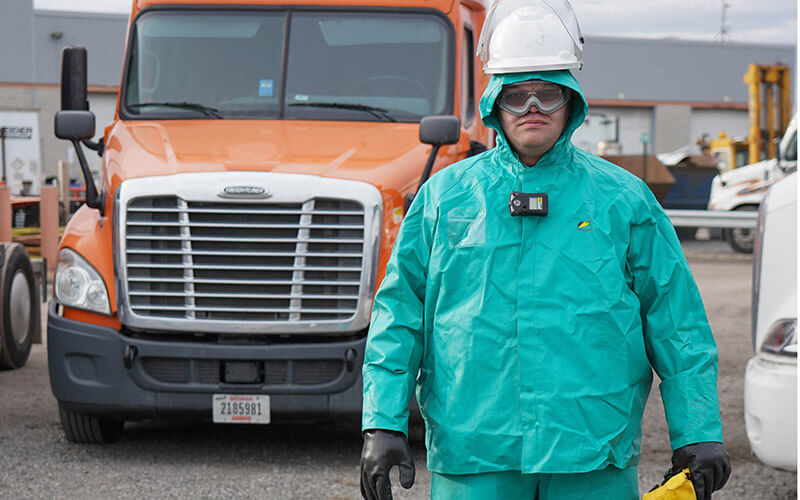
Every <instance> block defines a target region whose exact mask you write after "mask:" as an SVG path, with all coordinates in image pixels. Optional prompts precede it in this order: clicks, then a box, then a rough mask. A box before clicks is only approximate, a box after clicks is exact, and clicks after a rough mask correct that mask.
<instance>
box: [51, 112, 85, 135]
mask: <svg viewBox="0 0 800 500" xmlns="http://www.w3.org/2000/svg"><path fill="white" fill-rule="evenodd" d="M55 132H56V137H58V138H59V139H67V140H70V141H83V140H87V139H91V138H92V137H94V113H92V112H91V111H59V112H58V113H56V120H55Z"/></svg>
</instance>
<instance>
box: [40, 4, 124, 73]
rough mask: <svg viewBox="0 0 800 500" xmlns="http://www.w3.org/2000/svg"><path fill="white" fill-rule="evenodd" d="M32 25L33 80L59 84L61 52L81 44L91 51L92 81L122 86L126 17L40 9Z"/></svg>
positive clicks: (88, 65) (89, 57)
mask: <svg viewBox="0 0 800 500" xmlns="http://www.w3.org/2000/svg"><path fill="white" fill-rule="evenodd" d="M33 28H34V30H33V45H34V49H35V51H36V57H35V67H34V70H35V77H34V80H33V81H34V82H36V83H58V82H59V81H60V80H61V51H62V50H63V49H64V47H68V46H70V45H82V46H84V47H86V51H87V54H88V55H87V70H88V81H89V84H90V85H107V86H116V85H119V83H120V78H121V77H122V54H123V53H124V47H125V35H126V30H127V16H120V15H113V14H86V13H71V12H50V11H42V10H38V11H35V12H34V16H33ZM58 36H60V38H56V37H58Z"/></svg>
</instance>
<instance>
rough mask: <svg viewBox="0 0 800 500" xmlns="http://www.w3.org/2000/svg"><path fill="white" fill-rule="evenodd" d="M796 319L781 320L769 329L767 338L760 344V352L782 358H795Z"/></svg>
mask: <svg viewBox="0 0 800 500" xmlns="http://www.w3.org/2000/svg"><path fill="white" fill-rule="evenodd" d="M796 329H797V320H796V319H782V320H779V321H776V322H775V323H773V324H772V325H771V326H770V327H769V331H768V332H767V338H766V340H764V343H763V344H761V350H762V351H764V352H768V353H772V354H780V355H782V356H797V337H795V330H796Z"/></svg>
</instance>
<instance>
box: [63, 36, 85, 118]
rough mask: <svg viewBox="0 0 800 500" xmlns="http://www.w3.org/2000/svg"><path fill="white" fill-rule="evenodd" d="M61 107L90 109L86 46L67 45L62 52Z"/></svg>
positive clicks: (66, 108) (65, 108)
mask: <svg viewBox="0 0 800 500" xmlns="http://www.w3.org/2000/svg"><path fill="white" fill-rule="evenodd" d="M61 109H64V110H81V111H85V110H87V109H89V102H88V101H87V99H86V47H66V48H65V49H64V51H63V52H62V53H61Z"/></svg>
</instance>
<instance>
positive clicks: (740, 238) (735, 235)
mask: <svg viewBox="0 0 800 500" xmlns="http://www.w3.org/2000/svg"><path fill="white" fill-rule="evenodd" d="M734 210H743V211H749V212H752V211H756V210H758V205H742V206H739V207H736V208H735V209H734ZM722 236H723V238H725V241H727V242H728V244H729V245H730V246H731V248H733V249H734V250H735V251H737V252H739V253H753V247H754V245H755V240H756V230H755V229H744V228H735V229H723V235H722Z"/></svg>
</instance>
